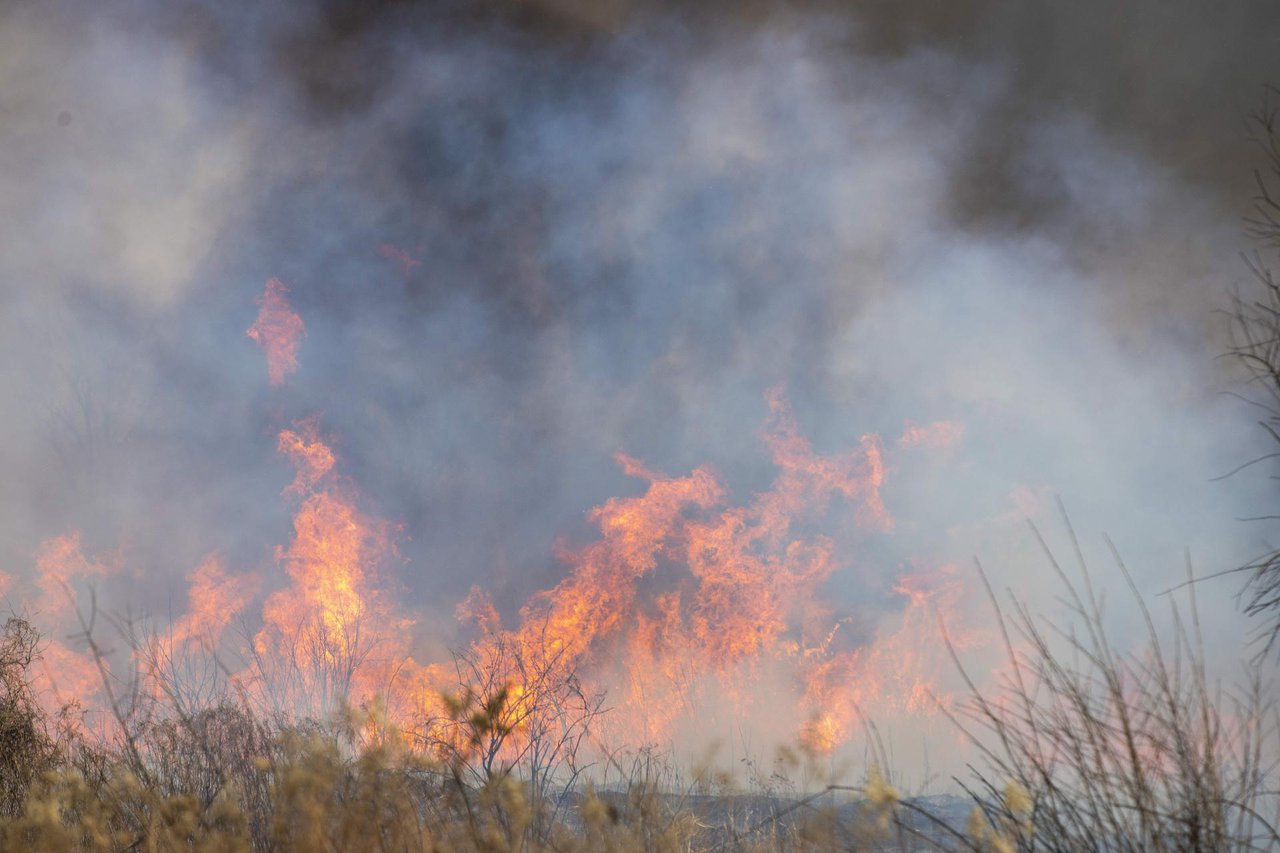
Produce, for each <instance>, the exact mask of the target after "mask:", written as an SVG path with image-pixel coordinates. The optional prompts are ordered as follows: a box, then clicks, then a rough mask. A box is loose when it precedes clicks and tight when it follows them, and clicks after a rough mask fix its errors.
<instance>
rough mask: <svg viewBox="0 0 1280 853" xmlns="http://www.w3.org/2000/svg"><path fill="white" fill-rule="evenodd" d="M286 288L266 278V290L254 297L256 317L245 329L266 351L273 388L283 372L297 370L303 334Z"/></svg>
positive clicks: (287, 372)
mask: <svg viewBox="0 0 1280 853" xmlns="http://www.w3.org/2000/svg"><path fill="white" fill-rule="evenodd" d="M288 292H289V288H287V287H285V285H284V283H283V282H281V281H280V279H278V278H272V279H268V280H267V288H266V290H265V291H263V293H262V296H260V297H258V298H257V299H256V300H254V301H255V302H256V303H257V304H258V305H260V306H261V307H260V308H259V309H258V319H257V321H256V322H254V324H253V325H252V326H250V327H249V329H248V331H246V332H245V334H246V335H248V336H249V338H250V339H251V340H253V341H255V342H256V343H257V344H258V345H259V346H261V347H262V349H263V351H264V352H265V353H266V356H267V378H268V379H269V380H270V382H271V385H272V386H273V387H276V388H278V387H280V386H281V385H283V384H284V378H285V376H286V375H287V374H290V373H294V372H296V371H297V369H298V342H299V341H301V339H302V334H303V326H302V318H301V317H299V316H298V315H297V314H296V313H294V311H293V309H292V308H290V307H289V300H288V299H287V298H286V297H285V294H286V293H288Z"/></svg>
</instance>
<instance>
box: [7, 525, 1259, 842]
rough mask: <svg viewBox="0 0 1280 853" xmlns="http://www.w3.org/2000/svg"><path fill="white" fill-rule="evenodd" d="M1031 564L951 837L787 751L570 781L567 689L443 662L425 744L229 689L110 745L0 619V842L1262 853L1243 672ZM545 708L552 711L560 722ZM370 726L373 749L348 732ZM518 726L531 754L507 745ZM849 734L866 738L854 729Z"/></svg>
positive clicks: (946, 829) (145, 717) (575, 712)
mask: <svg viewBox="0 0 1280 853" xmlns="http://www.w3.org/2000/svg"><path fill="white" fill-rule="evenodd" d="M1045 553H1046V555H1047V557H1048V561H1049V565H1050V567H1051V568H1052V570H1053V571H1054V572H1055V573H1056V574H1057V576H1058V579H1059V581H1060V583H1061V584H1062V588H1063V590H1064V600H1065V602H1066V603H1067V605H1068V606H1069V608H1070V611H1071V612H1070V618H1069V619H1068V621H1067V622H1066V623H1065V624H1062V625H1053V624H1049V623H1047V622H1045V621H1044V620H1042V619H1040V618H1038V617H1034V616H1033V615H1032V614H1031V612H1030V611H1029V610H1028V608H1027V607H1025V606H1024V605H1023V604H1021V603H1020V602H1018V601H1017V600H1015V599H1012V597H1010V598H1009V599H1008V601H1007V603H1002V601H1001V599H1000V598H999V597H997V596H996V595H994V594H992V595H991V606H992V608H993V610H994V614H995V616H996V621H997V623H998V624H999V626H1000V628H1001V630H1002V632H1003V637H1004V641H1005V647H1006V651H1007V653H1008V667H1007V671H1006V676H1007V677H1006V678H1005V679H1004V680H1003V682H1002V683H1000V684H999V685H997V687H996V689H995V690H994V691H992V690H988V689H986V688H984V687H980V686H979V681H978V680H977V679H971V680H970V681H969V688H970V690H969V695H968V699H967V702H965V703H964V704H962V705H961V706H959V707H958V708H955V709H954V710H953V711H952V713H953V722H954V723H955V724H956V725H958V726H960V727H961V728H962V729H963V730H964V731H965V732H966V733H967V734H968V735H969V736H970V738H971V740H972V742H973V743H974V745H975V746H976V748H977V751H978V753H979V754H980V755H981V757H982V763H981V764H979V765H975V766H974V767H973V776H972V777H971V779H970V781H969V782H968V783H967V784H968V787H969V789H970V792H971V796H972V801H973V804H974V805H973V812H972V816H971V819H970V821H969V823H968V825H967V826H956V825H952V824H948V823H944V822H943V821H941V820H939V819H938V817H937V816H936V815H934V814H932V813H931V812H929V811H928V810H926V809H925V808H923V807H922V806H921V805H920V803H919V802H918V801H916V800H913V799H912V798H909V797H903V796H902V795H901V794H900V793H899V791H898V790H897V789H896V788H895V787H894V785H893V784H891V782H890V779H889V778H887V777H885V776H883V775H881V773H880V771H879V770H878V769H877V768H876V767H875V766H871V767H868V768H867V770H866V776H865V778H864V779H863V781H862V784H859V785H844V784H841V783H840V780H839V779H837V778H830V777H827V776H824V775H823V771H822V762H820V761H817V760H815V758H816V757H815V756H812V755H806V754H804V753H803V752H802V751H797V750H793V751H789V752H786V753H785V754H784V755H782V756H781V757H780V760H779V762H777V763H776V764H775V765H774V772H773V773H771V774H770V776H769V778H768V779H767V780H765V781H764V782H761V781H760V780H755V782H754V784H752V783H751V781H750V780H749V782H748V785H749V787H748V789H747V790H745V791H744V790H740V789H739V788H738V787H737V786H736V784H737V783H735V782H734V780H733V779H732V778H731V777H730V776H728V775H726V774H723V773H718V772H717V771H716V770H715V767H714V762H713V761H711V760H710V759H708V760H707V761H704V762H702V763H701V764H700V765H699V766H696V767H694V768H693V769H692V770H687V769H686V770H681V769H679V766H678V764H677V763H676V762H675V760H674V758H673V757H672V756H670V755H663V754H659V753H656V752H654V751H653V750H646V749H641V750H638V751H631V752H621V751H620V752H608V751H606V750H598V752H599V753H600V755H599V756H598V757H597V758H596V759H594V760H595V761H596V762H597V763H596V766H595V767H594V768H591V772H586V771H587V769H588V765H589V759H588V758H587V757H586V755H585V752H584V751H583V745H584V744H585V743H588V742H590V741H592V739H593V735H592V732H591V728H592V725H593V723H594V720H595V715H596V714H598V713H600V707H601V706H600V704H599V700H598V698H596V697H588V696H585V695H584V694H583V693H582V692H581V690H580V689H579V688H578V685H577V681H576V679H573V678H572V674H571V673H561V674H559V675H557V676H556V678H557V679H561V681H557V682H555V683H557V684H561V683H562V686H564V687H565V689H561V690H558V691H550V690H549V691H547V693H546V695H548V696H551V697H554V698H555V701H556V702H559V703H561V704H560V705H557V706H555V707H554V708H552V707H547V708H532V709H531V708H528V707H521V708H519V709H515V708H513V707H512V705H511V704H510V703H509V702H508V700H507V692H506V690H505V689H504V685H503V684H501V683H499V682H498V681H494V680H493V679H487V678H486V677H485V676H486V673H488V670H487V669H485V668H484V667H478V666H474V665H466V666H462V665H460V667H459V689H458V693H457V696H456V698H455V699H454V700H453V701H452V702H451V703H448V706H449V708H450V709H451V711H450V713H451V714H452V719H450V720H446V721H443V724H442V721H435V722H434V725H433V729H432V731H433V732H435V733H436V734H435V735H434V736H433V737H434V740H433V739H432V738H424V737H423V735H422V734H421V733H415V732H403V731H400V730H398V729H396V728H395V727H394V726H391V725H389V724H388V723H387V721H386V720H385V718H383V717H379V713H380V711H379V709H378V708H376V707H374V708H369V709H365V710H363V711H360V712H352V713H350V714H349V715H348V716H347V717H345V718H343V719H339V720H335V721H329V722H327V723H324V724H321V723H317V722H303V723H297V722H293V723H290V722H288V721H285V720H283V719H282V718H279V717H275V718H271V719H266V718H263V717H261V716H259V715H257V714H255V713H253V712H252V711H251V710H250V709H249V705H248V703H247V701H246V700H245V699H239V700H225V699H224V700H223V701H220V702H215V703H211V704H207V705H206V706H204V707H200V708H196V707H195V706H193V705H192V704H191V703H190V702H181V701H178V699H177V698H176V694H170V696H169V700H168V707H163V702H162V703H161V707H153V708H149V709H148V710H147V712H146V713H143V714H138V713H134V710H133V709H134V706H133V705H128V707H126V703H119V704H116V705H115V708H114V710H115V711H116V724H117V725H116V729H117V731H116V733H115V735H114V737H111V738H108V739H107V740H106V741H104V740H101V739H90V738H88V737H87V736H84V735H76V734H74V732H73V731H72V730H71V729H70V728H68V727H67V726H65V725H60V724H59V721H58V720H57V719H54V720H51V719H49V718H48V717H47V716H46V715H45V713H44V712H43V711H42V710H41V709H40V706H39V704H38V702H37V701H36V698H37V697H36V696H35V695H34V694H33V692H32V689H31V682H30V678H29V672H30V667H31V666H32V664H33V663H34V662H35V661H36V660H37V658H38V654H39V644H38V638H37V636H36V634H35V632H34V631H33V630H32V629H31V627H30V626H29V625H28V624H27V623H25V622H23V621H22V620H19V619H10V620H9V621H8V622H7V623H6V626H5V630H4V633H3V637H2V638H0V690H3V693H0V747H2V748H3V751H2V752H0V850H50V851H106V850H147V851H168V850H227V851H295V850H296V851H319V850H332V851H344V850H377V851H427V850H492V851H544V850H545V851H597V850H606V851H636V850H645V851H672V853H674V851H692V850H699V851H713V850H726V851H727V850H735V851H800V850H828V849H848V850H925V849H952V850H972V851H985V850H991V851H1013V850H1072V851H1074V850H1093V849H1107V850H1117V851H1128V850H1134V851H1137V850H1143V851H1162V850H1178V851H1200V850H1203V851H1210V850H1214V851H1217V850H1252V849H1261V848H1269V847H1272V846H1280V836H1278V835H1277V833H1276V831H1275V828H1274V827H1275V826H1276V821H1275V820H1274V812H1275V807H1276V805H1277V802H1278V801H1277V797H1276V794H1275V792H1274V777H1275V773H1274V771H1275V766H1274V761H1275V760H1276V758H1277V756H1280V750H1277V748H1276V747H1277V734H1278V732H1280V729H1278V728H1277V725H1276V720H1275V711H1274V709H1273V708H1272V707H1271V706H1270V705H1269V704H1268V700H1269V697H1270V695H1271V694H1270V693H1269V692H1268V690H1267V689H1266V688H1267V686H1266V685H1265V684H1264V681H1263V679H1262V676H1261V672H1262V670H1261V667H1262V666H1263V663H1262V662H1260V661H1258V660H1256V659H1255V660H1253V661H1252V662H1245V663H1242V664H1241V667H1242V668H1241V670H1240V673H1241V675H1240V678H1239V679H1237V680H1236V683H1238V684H1239V685H1241V688H1240V689H1239V690H1238V691H1236V692H1231V691H1229V690H1227V689H1225V687H1224V686H1223V685H1221V684H1219V683H1218V680H1217V679H1216V678H1215V677H1212V676H1211V675H1210V673H1209V672H1208V667H1207V664H1206V661H1205V659H1204V656H1203V652H1202V651H1201V643H1200V641H1199V624H1198V619H1197V617H1196V613H1195V609H1194V597H1192V599H1191V610H1190V612H1189V618H1188V619H1186V620H1183V619H1182V618H1181V617H1180V616H1179V615H1178V614H1177V613H1176V612H1175V614H1174V617H1175V618H1174V631H1173V635H1172V637H1171V638H1168V637H1166V638H1161V637H1160V636H1159V635H1158V634H1159V632H1158V631H1157V629H1156V627H1155V623H1154V621H1153V620H1152V618H1151V617H1150V615H1149V614H1148V613H1147V611H1146V609H1145V607H1144V605H1143V602H1142V600H1141V598H1140V597H1139V596H1138V595H1137V592H1136V589H1135V590H1133V594H1134V601H1133V606H1134V607H1135V608H1136V610H1135V612H1137V613H1139V614H1141V616H1142V617H1143V618H1144V619H1145V624H1146V626H1147V642H1146V643H1145V645H1144V647H1143V648H1141V649H1139V650H1137V651H1135V652H1132V653H1126V654H1120V653H1118V652H1117V651H1115V649H1114V648H1113V647H1112V645H1111V643H1110V641H1109V640H1108V638H1107V634H1106V631H1105V627H1104V621H1105V620H1104V618H1103V617H1104V614H1103V607H1102V603H1101V601H1100V599H1099V597H1098V596H1097V595H1096V594H1095V591H1094V589H1093V587H1092V586H1091V581H1090V577H1089V573H1088V571H1087V570H1086V569H1085V567H1084V564H1083V560H1081V562H1080V569H1079V572H1078V573H1077V574H1076V576H1075V577H1071V576H1069V575H1068V573H1067V572H1066V571H1065V570H1064V569H1063V568H1062V566H1061V565H1060V564H1059V563H1058V561H1057V560H1056V559H1054V557H1053V555H1052V554H1051V553H1049V550H1048V549H1047V548H1046V549H1045ZM1077 555H1078V548H1077ZM1117 567H1118V571H1119V572H1120V574H1121V576H1122V577H1124V578H1126V579H1127V578H1128V573H1127V572H1126V571H1125V569H1124V565H1123V563H1120V562H1119V560H1118V559H1117ZM1130 587H1131V589H1132V583H1131V582H1130ZM988 591H989V592H990V589H989V590H988ZM89 622H90V624H91V623H92V620H89ZM91 647H92V648H96V646H94V645H93V644H92V643H91ZM464 663H467V662H466V661H464ZM470 663H471V664H474V663H475V662H474V661H472V662H470ZM957 665H958V666H959V665H960V661H959V659H957ZM961 671H962V672H963V667H961ZM543 675H544V676H548V674H547V673H544V674H543ZM965 677H966V678H968V676H967V675H966V676H965ZM548 678H549V676H548ZM548 683H551V682H550V681H548ZM135 692H136V691H135ZM570 700H572V701H570ZM561 706H563V707H564V708H568V709H569V711H570V713H569V717H568V719H565V720H559V721H558V722H557V720H556V719H555V718H554V717H555V713H559V710H558V709H560V708H561ZM370 716H372V717H373V718H375V719H369V717H370ZM530 719H533V720H536V721H537V722H538V726H535V727H533V728H529V726H528V725H527V721H528V720H530ZM370 723H373V724H374V725H373V728H374V729H376V730H377V731H378V732H379V736H378V737H377V738H366V737H362V736H361V735H360V733H361V732H365V731H368V730H369V729H370V726H369V724H370ZM517 729H519V730H520V732H522V733H524V732H525V729H528V730H529V731H534V730H536V731H538V732H541V733H542V734H543V736H544V737H545V738H547V740H546V741H545V742H544V743H543V744H542V745H541V746H540V747H539V748H537V749H533V748H530V747H529V745H528V744H525V743H523V742H521V743H520V744H519V745H518V747H517V748H514V749H512V748H508V747H509V746H510V743H509V741H510V739H513V738H515V737H516V734H515V733H516V731H517ZM440 732H452V735H451V736H449V737H447V738H445V739H443V740H441V739H440V736H439V733H440ZM867 732H868V735H869V737H870V739H871V740H872V742H873V747H874V741H875V729H874V726H872V725H871V724H870V723H868V727H867ZM520 737H525V734H521V735H520ZM504 742H508V743H507V746H504ZM872 754H873V755H875V754H877V753H876V750H875V749H874V748H873V749H872ZM878 754H879V762H880V765H881V766H884V754H883V750H880V752H879V753H878ZM500 756H505V758H499V757H500ZM588 779H590V780H594V781H593V782H588V781H587V780H588ZM593 784H594V785H596V786H597V787H593ZM806 791H807V792H809V793H806Z"/></svg>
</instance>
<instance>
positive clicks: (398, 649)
mask: <svg viewBox="0 0 1280 853" xmlns="http://www.w3.org/2000/svg"><path fill="white" fill-rule="evenodd" d="M297 426H298V430H299V431H298V432H294V431H292V430H282V431H281V433H280V444H279V446H280V449H281V451H282V452H284V453H286V454H287V455H289V456H290V458H292V459H293V461H294V463H295V464H296V465H297V467H298V473H297V477H296V478H295V480H294V482H293V484H292V485H291V486H289V488H287V489H286V490H285V491H286V493H289V494H292V495H294V496H296V497H299V498H300V499H301V501H302V502H301V505H300V506H299V508H298V511H297V513H296V514H295V515H294V520H293V528H294V536H293V541H292V542H291V543H290V544H289V546H288V547H280V548H277V549H276V560H277V561H278V562H279V563H280V565H281V566H282V567H283V569H284V571H285V574H286V575H288V577H289V579H290V584H289V586H288V587H286V588H284V589H280V590H277V591H275V592H273V593H272V594H271V595H270V596H268V597H267V600H266V602H265V603H264V604H263V608H262V617H263V623H264V624H263V627H262V630H261V631H259V632H258V634H257V635H256V636H255V637H254V652H255V654H256V656H257V660H258V661H259V662H260V663H261V664H263V666H264V669H265V670H267V671H265V672H263V673H262V675H263V676H264V677H266V678H267V679H268V680H276V681H278V682H284V683H285V684H287V685H289V687H285V688H283V689H284V692H285V693H291V694H292V695H291V696H290V698H289V701H291V702H293V703H294V704H295V705H298V706H300V707H303V708H306V709H310V711H311V712H314V713H320V714H326V713H331V712H332V711H334V710H335V709H336V707H337V705H338V704H339V703H343V702H358V701H362V700H368V699H370V698H372V697H373V696H374V695H375V694H377V693H380V692H381V693H385V692H386V691H387V690H388V689H389V688H390V686H391V684H390V681H391V670H392V668H393V666H394V661H395V660H397V659H400V658H404V657H405V656H406V655H407V647H408V641H407V629H408V625H409V623H408V621H407V620H405V619H403V618H400V617H397V616H396V615H395V614H394V613H393V612H392V608H391V606H390V603H389V602H388V600H387V596H386V592H387V591H386V590H385V589H384V588H383V586H382V580H383V579H382V577H381V576H380V574H379V569H380V568H381V567H382V566H383V565H384V564H385V563H387V562H388V561H389V560H390V559H392V558H394V557H395V555H396V552H395V547H394V545H393V543H392V534H393V532H394V531H393V528H392V526H391V525H390V524H388V523H387V522H385V521H382V520H380V519H377V518H373V517H371V516H368V515H366V514H364V513H363V512H361V511H360V510H359V509H358V508H357V506H356V503H355V499H354V496H353V494H352V492H353V489H352V488H351V487H350V486H347V485H346V484H344V483H342V482H340V481H339V480H338V479H337V478H336V477H335V475H334V474H333V472H332V468H333V464H334V456H333V452H332V451H331V450H330V449H329V447H328V446H327V445H326V444H324V443H323V442H322V441H321V440H320V439H319V438H318V437H317V435H316V430H315V423H314V421H307V422H303V423H301V424H298V425H297ZM282 666H283V667H285V668H286V669H287V671H282V670H281V669H280V667H282ZM281 688H282V685H281V684H273V685H270V689H281Z"/></svg>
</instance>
